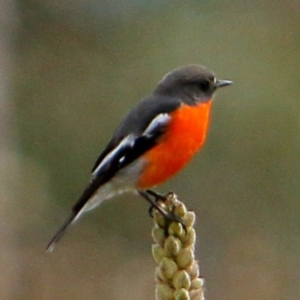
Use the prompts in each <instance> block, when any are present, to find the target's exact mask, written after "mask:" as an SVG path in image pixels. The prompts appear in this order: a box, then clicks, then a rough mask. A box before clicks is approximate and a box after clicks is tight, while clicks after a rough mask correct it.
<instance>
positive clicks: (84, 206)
mask: <svg viewBox="0 0 300 300" xmlns="http://www.w3.org/2000/svg"><path fill="white" fill-rule="evenodd" d="M230 84H232V82H231V81H229V80H220V79H217V78H216V77H215V75H214V73H213V72H211V71H210V70H208V69H207V68H205V67H203V66H199V65H189V66H185V67H181V68H178V69H176V70H174V71H172V72H170V73H168V74H167V75H165V76H164V77H163V79H162V80H161V81H160V82H159V83H158V85H157V87H156V88H155V90H154V91H153V93H152V94H151V95H150V96H148V97H146V98H144V99H143V100H142V101H141V102H140V103H139V104H138V105H137V106H136V107H135V108H133V109H132V110H131V111H130V112H129V113H128V114H127V116H126V117H125V118H124V120H123V121H122V122H121V123H120V125H119V126H118V127H117V129H116V131H115V132H114V134H113V136H112V138H111V140H110V142H109V143H108V145H107V146H106V148H105V149H104V151H103V152H102V153H101V154H100V156H99V158H98V159H97V161H96V163H95V165H94V167H93V169H92V177H91V181H90V183H89V184H88V186H87V188H86V189H85V190H84V191H83V193H82V195H81V197H80V198H79V199H78V201H77V202H76V203H75V205H74V206H73V208H72V212H71V214H70V216H69V218H68V219H67V220H66V222H65V223H64V224H63V226H62V227H61V228H60V229H59V231H58V232H57V233H56V235H55V236H54V237H53V239H52V240H51V241H50V243H49V245H48V247H47V250H48V251H52V250H53V248H54V246H55V244H56V243H57V242H58V241H59V240H60V238H61V237H62V235H63V234H64V232H65V230H66V229H67V228H68V227H69V225H71V224H73V223H74V222H75V221H76V220H78V218H79V217H80V216H81V215H82V214H83V213H84V212H87V211H89V210H91V209H93V208H95V207H96V206H98V205H99V204H100V203H101V202H102V201H104V200H106V199H109V198H111V197H113V196H115V195H117V194H120V193H123V192H127V191H133V192H138V193H139V194H140V195H141V196H143V197H144V198H146V200H148V201H149V202H150V203H151V204H152V205H153V206H154V207H155V208H157V209H158V210H159V211H160V212H161V213H162V214H163V215H164V216H165V217H168V215H167V214H166V213H164V211H163V210H162V209H161V208H160V207H159V206H158V205H156V202H155V201H151V196H153V195H154V196H157V194H156V193H155V192H153V191H152V190H150V189H151V188H153V187H155V186H156V185H158V184H160V183H162V182H164V181H166V180H167V179H169V178H170V177H171V176H173V175H174V174H175V173H177V172H178V171H180V170H181V169H182V168H183V167H184V166H185V165H186V164H187V163H188V162H189V161H190V159H191V158H192V157H193V156H194V154H195V153H196V152H197V151H198V150H199V149H200V148H201V146H202V145H203V142H204V140H205V137H206V132H207V128H208V124H209V118H210V110H211V104H212V97H213V94H214V92H215V91H216V90H217V89H218V88H220V87H225V86H228V85H230Z"/></svg>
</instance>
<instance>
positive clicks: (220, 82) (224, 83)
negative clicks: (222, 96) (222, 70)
mask: <svg viewBox="0 0 300 300" xmlns="http://www.w3.org/2000/svg"><path fill="white" fill-rule="evenodd" d="M231 84H233V81H230V80H221V79H217V81H216V87H217V88H220V87H224V86H227V85H231Z"/></svg>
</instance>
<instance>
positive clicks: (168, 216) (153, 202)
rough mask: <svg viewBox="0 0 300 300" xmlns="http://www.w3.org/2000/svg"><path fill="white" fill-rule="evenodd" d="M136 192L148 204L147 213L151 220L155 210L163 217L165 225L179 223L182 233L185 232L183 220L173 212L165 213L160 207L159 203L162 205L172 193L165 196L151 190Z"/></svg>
mask: <svg viewBox="0 0 300 300" xmlns="http://www.w3.org/2000/svg"><path fill="white" fill-rule="evenodd" d="M138 192H139V194H140V195H141V196H142V197H143V198H144V199H145V200H146V201H148V202H149V203H150V207H149V209H148V212H149V215H150V217H151V218H153V210H154V209H156V210H157V211H158V212H159V213H160V214H161V215H162V216H163V217H164V219H165V220H166V222H167V223H171V222H177V223H180V224H181V225H182V227H183V229H184V231H185V232H186V226H185V224H184V222H183V220H182V219H181V218H180V217H178V216H177V215H175V214H174V211H173V210H172V211H171V212H166V211H165V210H164V209H163V208H162V207H161V205H160V202H163V203H164V202H165V201H166V200H167V198H168V197H169V196H170V194H173V193H172V192H170V193H167V194H165V195H163V194H159V193H157V192H154V191H152V190H146V191H138ZM151 197H153V198H151Z"/></svg>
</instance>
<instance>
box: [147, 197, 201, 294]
mask: <svg viewBox="0 0 300 300" xmlns="http://www.w3.org/2000/svg"><path fill="white" fill-rule="evenodd" d="M159 204H160V206H161V207H162V208H163V209H164V210H165V211H166V212H167V213H173V214H174V215H175V216H177V217H179V218H181V220H182V221H183V222H184V224H185V226H186V231H185V230H184V228H183V226H182V225H181V224H180V223H178V222H173V221H172V222H169V221H168V220H166V219H165V218H164V217H163V216H162V215H161V214H160V213H159V212H157V211H154V218H153V219H154V228H153V230H152V236H153V239H154V242H155V243H154V244H153V246H152V254H153V257H154V260H155V261H156V262H157V264H158V266H157V267H156V270H155V280H156V291H155V298H156V300H204V293H203V290H204V288H203V285H204V280H203V279H202V278H200V277H199V275H200V272H199V265H198V262H197V261H196V260H195V255H194V250H195V242H196V233H195V229H194V227H193V226H194V223H195V213H194V212H191V211H187V209H186V207H185V205H184V204H183V203H182V202H180V201H179V200H178V199H177V197H176V195H175V194H173V193H169V194H168V195H167V197H166V201H163V202H159Z"/></svg>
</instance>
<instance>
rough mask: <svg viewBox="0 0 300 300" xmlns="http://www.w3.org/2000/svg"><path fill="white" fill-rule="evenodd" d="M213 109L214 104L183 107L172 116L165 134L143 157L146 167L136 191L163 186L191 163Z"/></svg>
mask: <svg viewBox="0 0 300 300" xmlns="http://www.w3.org/2000/svg"><path fill="white" fill-rule="evenodd" d="M210 108H211V101H208V102H206V103H200V104H198V105H197V106H188V105H183V106H181V107H180V108H179V109H177V110H176V111H175V112H173V113H172V114H171V116H172V118H171V121H170V124H169V125H168V126H169V127H168V130H167V132H166V134H165V135H164V136H163V138H162V140H161V141H160V142H159V143H158V145H156V146H155V147H153V149H151V150H149V151H148V152H147V153H146V154H145V155H144V158H145V159H146V163H147V165H146V167H145V170H144V171H143V173H142V174H141V177H140V179H139V181H138V183H137V188H140V189H146V188H151V187H153V186H155V185H157V184H160V183H162V182H164V181H165V180H167V179H168V178H169V177H171V176H173V175H174V174H175V173H177V172H178V171H180V169H181V168H183V167H184V166H185V165H186V164H187V163H188V162H189V160H190V159H191V158H192V157H193V156H194V154H195V153H196V152H197V151H198V150H199V149H200V148H201V146H202V145H203V142H204V140H205V136H206V131H207V127H208V123H209V117H210Z"/></svg>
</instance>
